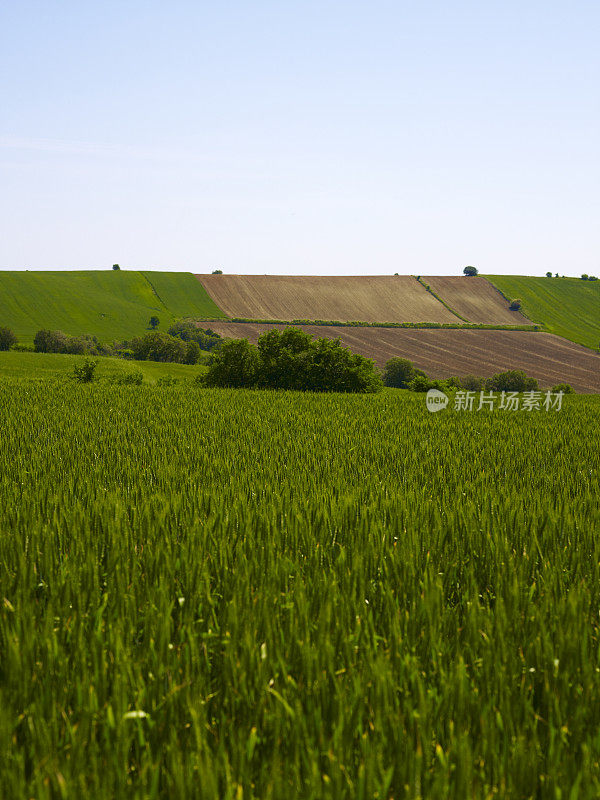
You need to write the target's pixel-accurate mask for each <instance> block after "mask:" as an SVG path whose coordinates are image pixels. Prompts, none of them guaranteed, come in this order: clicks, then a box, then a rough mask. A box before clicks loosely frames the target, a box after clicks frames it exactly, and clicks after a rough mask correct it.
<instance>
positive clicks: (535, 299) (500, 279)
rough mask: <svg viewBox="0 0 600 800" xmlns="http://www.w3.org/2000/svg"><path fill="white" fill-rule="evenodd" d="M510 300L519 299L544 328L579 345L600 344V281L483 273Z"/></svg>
mask: <svg viewBox="0 0 600 800" xmlns="http://www.w3.org/2000/svg"><path fill="white" fill-rule="evenodd" d="M485 277H487V279H488V280H489V281H490V282H491V283H492V284H494V286H496V288H498V289H500V291H501V292H502V293H503V294H504V295H506V297H508V298H509V299H513V298H516V297H518V298H520V299H521V300H522V301H523V312H524V313H525V315H526V316H527V317H529V319H531V320H533V322H538V323H543V324H544V325H545V327H546V330H548V331H550V332H551V333H556V334H558V335H559V336H564V337H565V338H566V339H570V340H571V341H573V342H577V343H578V344H583V345H586V346H587V347H592V348H594V349H595V348H597V347H598V346H599V343H600V281H582V280H580V279H579V278H530V277H522V276H517V275H486V276H485Z"/></svg>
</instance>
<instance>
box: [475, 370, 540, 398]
mask: <svg viewBox="0 0 600 800" xmlns="http://www.w3.org/2000/svg"><path fill="white" fill-rule="evenodd" d="M485 387H486V389H487V390H488V391H492V392H501V391H505V392H529V391H533V390H535V389H538V388H539V387H538V382H537V380H536V379H535V378H530V377H528V376H527V375H526V374H525V373H524V372H523V370H520V369H511V370H508V371H507V372H499V373H498V374H497V375H493V376H492V377H491V378H488V380H487V381H486V382H485Z"/></svg>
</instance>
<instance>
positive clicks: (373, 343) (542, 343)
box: [210, 321, 600, 393]
mask: <svg viewBox="0 0 600 800" xmlns="http://www.w3.org/2000/svg"><path fill="white" fill-rule="evenodd" d="M210 327H211V328H212V329H213V330H215V331H217V333H220V334H221V335H222V336H228V337H232V338H247V339H249V340H250V341H254V342H255V341H256V339H257V338H258V336H259V335H260V334H261V333H262V332H263V331H265V330H268V329H269V328H272V327H277V328H283V327H284V326H282V325H266V324H257V323H226V322H220V321H211V323H210ZM303 330H305V331H307V332H308V333H311V334H313V335H314V336H324V337H328V338H337V337H339V338H340V339H341V340H342V343H343V344H344V345H345V346H347V347H349V348H350V349H351V350H352V351H353V352H355V353H361V354H362V355H364V356H368V357H369V358H373V359H374V360H375V361H376V362H377V363H378V364H379V366H383V365H384V364H385V362H386V361H387V360H388V359H390V358H392V357H393V356H402V357H404V358H408V359H410V360H411V361H412V362H413V363H414V364H415V365H416V366H417V367H419V368H420V369H422V370H424V371H425V372H426V373H427V374H428V375H429V376H430V377H432V378H448V377H449V376H450V375H458V376H461V375H469V374H473V375H480V376H483V377H489V376H490V375H493V374H494V373H496V372H503V371H505V370H508V369H523V370H525V372H526V373H527V374H528V375H532V376H533V377H535V378H537V379H538V381H539V383H540V386H541V387H543V388H548V387H551V386H553V385H555V384H557V383H562V382H566V383H570V384H571V386H572V387H573V388H574V389H575V390H576V391H578V392H589V393H592V392H600V356H599V355H596V354H595V353H594V352H592V351H591V350H588V349H587V348H585V347H582V346H581V345H577V344H574V343H573V342H570V341H568V340H567V339H563V338H561V337H560V336H554V335H553V334H551V333H541V332H538V333H534V332H530V331H483V330H475V331H469V330H436V329H427V330H415V329H408V330H407V329H401V328H350V327H334V326H318V325H307V326H303Z"/></svg>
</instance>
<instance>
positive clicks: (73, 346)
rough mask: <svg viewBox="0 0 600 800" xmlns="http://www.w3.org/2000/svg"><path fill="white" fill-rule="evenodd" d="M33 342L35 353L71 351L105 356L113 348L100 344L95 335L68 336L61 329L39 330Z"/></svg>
mask: <svg viewBox="0 0 600 800" xmlns="http://www.w3.org/2000/svg"><path fill="white" fill-rule="evenodd" d="M33 344H34V348H35V352H36V353H71V354H73V355H92V356H105V355H111V354H112V352H113V350H112V348H111V347H110V346H109V347H107V346H105V345H103V344H101V343H100V342H99V341H98V339H97V338H96V337H95V336H87V335H86V336H68V335H67V334H66V333H63V332H62V331H50V330H47V329H45V328H44V329H42V330H39V331H38V332H37V333H36V334H35V336H34V338H33Z"/></svg>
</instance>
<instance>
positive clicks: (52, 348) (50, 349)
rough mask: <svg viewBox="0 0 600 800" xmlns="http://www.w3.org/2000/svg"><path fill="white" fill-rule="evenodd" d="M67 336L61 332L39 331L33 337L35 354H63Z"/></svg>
mask: <svg viewBox="0 0 600 800" xmlns="http://www.w3.org/2000/svg"><path fill="white" fill-rule="evenodd" d="M68 338H69V337H68V336H67V335H66V334H65V333H63V332H62V331H49V330H47V329H45V328H44V329H42V330H39V331H38V332H37V333H36V334H35V336H34V337H33V344H34V347H35V352H36V353H63V352H64V350H65V347H66V346H67V340H68Z"/></svg>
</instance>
